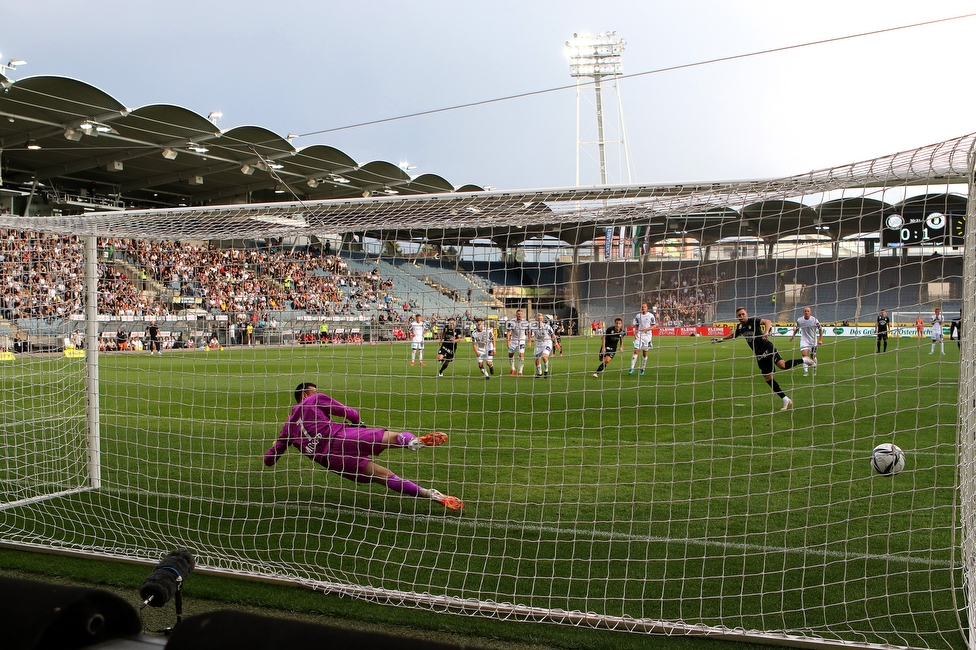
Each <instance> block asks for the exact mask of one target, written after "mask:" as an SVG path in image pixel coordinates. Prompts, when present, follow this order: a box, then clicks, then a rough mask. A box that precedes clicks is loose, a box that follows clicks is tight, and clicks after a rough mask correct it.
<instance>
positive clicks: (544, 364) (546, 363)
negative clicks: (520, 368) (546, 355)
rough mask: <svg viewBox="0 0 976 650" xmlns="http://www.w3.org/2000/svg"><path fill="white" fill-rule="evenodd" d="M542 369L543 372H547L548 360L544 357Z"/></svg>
mask: <svg viewBox="0 0 976 650" xmlns="http://www.w3.org/2000/svg"><path fill="white" fill-rule="evenodd" d="M542 371H543V372H549V360H548V359H546V360H545V361H543V362H542Z"/></svg>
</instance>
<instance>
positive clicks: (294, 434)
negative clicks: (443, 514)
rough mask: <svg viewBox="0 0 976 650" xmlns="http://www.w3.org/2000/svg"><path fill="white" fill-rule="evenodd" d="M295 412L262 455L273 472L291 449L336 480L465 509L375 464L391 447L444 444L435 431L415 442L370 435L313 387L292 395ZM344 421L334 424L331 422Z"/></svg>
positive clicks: (382, 432)
mask: <svg viewBox="0 0 976 650" xmlns="http://www.w3.org/2000/svg"><path fill="white" fill-rule="evenodd" d="M295 401H296V402H297V404H296V406H295V407H294V408H293V409H292V411H291V415H290V416H288V420H287V421H286V422H285V425H284V426H283V427H282V428H281V433H280V434H279V435H278V439H277V440H276V441H275V443H274V445H272V446H271V449H269V450H268V451H267V452H266V453H265V454H264V464H265V465H267V466H268V467H271V466H272V465H274V464H275V463H277V462H278V458H280V457H281V455H282V454H283V453H285V451H286V450H287V449H288V446H289V445H291V446H293V447H296V448H297V449H298V450H299V451H300V452H301V453H302V455H303V456H306V457H307V458H309V459H311V460H313V461H315V462H316V463H318V464H319V465H321V466H322V467H325V468H326V469H328V470H330V471H332V472H335V473H336V474H338V475H339V476H342V477H344V478H347V479H349V480H351V481H356V482H358V483H370V482H373V483H382V484H383V485H385V486H386V487H388V488H389V489H391V490H393V491H394V492H399V493H401V494H406V495H407V496H412V497H420V498H422V499H430V500H431V501H436V502H438V503H440V504H441V505H443V506H444V507H445V508H447V509H448V510H460V509H461V508H463V507H464V503H462V501H461V500H460V499H458V498H457V497H452V496H447V495H444V494H442V493H440V492H438V491H437V490H434V489H429V488H423V487H420V486H419V485H417V484H416V483H413V482H411V481H408V480H406V479H402V478H400V477H399V476H397V475H396V474H394V473H393V472H391V471H390V470H388V469H387V468H385V467H383V466H382V465H379V464H377V463H376V462H375V461H374V460H373V458H372V457H373V456H376V455H379V454H380V453H382V452H383V451H385V450H387V449H390V448H391V447H401V448H405V449H411V450H413V451H419V450H420V449H423V448H424V447H435V446H437V445H440V444H442V443H445V442H447V434H444V433H441V432H439V431H434V432H433V433H428V434H427V435H425V436H420V437H417V436H415V435H413V434H412V433H410V432H409V431H403V432H401V433H396V432H393V431H387V430H386V429H371V428H368V427H364V426H362V425H360V417H359V412H358V411H357V410H356V409H354V408H350V407H348V406H344V405H343V404H341V403H340V402H338V401H337V400H334V399H332V398H331V397H329V396H328V395H326V394H325V393H320V392H318V389H317V388H316V386H315V384H313V383H310V382H304V383H301V384H299V385H298V387H297V388H296V389H295ZM333 416H334V417H337V418H342V419H345V420H348V421H349V423H348V424H347V423H345V422H336V421H333V420H332V417H333Z"/></svg>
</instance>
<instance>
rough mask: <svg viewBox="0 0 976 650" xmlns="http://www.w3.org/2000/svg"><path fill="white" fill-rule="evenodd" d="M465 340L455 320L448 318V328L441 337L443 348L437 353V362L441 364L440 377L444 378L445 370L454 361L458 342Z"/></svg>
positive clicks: (438, 374)
mask: <svg viewBox="0 0 976 650" xmlns="http://www.w3.org/2000/svg"><path fill="white" fill-rule="evenodd" d="M463 338H464V337H463V336H462V335H461V330H459V329H458V328H457V327H455V320H454V319H453V318H448V319H447V327H445V328H444V334H443V336H442V337H441V348H440V349H439V350H438V351H437V360H438V361H440V362H441V369H440V370H438V371H437V376H438V377H443V376H444V370H446V369H447V367H448V366H449V365H451V362H452V361H454V353H455V352H457V344H458V341H460V340H462V339H463Z"/></svg>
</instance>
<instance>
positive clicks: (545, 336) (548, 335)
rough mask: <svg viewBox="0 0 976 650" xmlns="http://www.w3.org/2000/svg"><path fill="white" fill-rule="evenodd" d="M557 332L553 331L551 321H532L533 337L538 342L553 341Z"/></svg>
mask: <svg viewBox="0 0 976 650" xmlns="http://www.w3.org/2000/svg"><path fill="white" fill-rule="evenodd" d="M555 335H556V333H555V332H554V331H553V329H552V326H551V325H550V324H549V323H542V324H541V325H540V324H539V323H532V339H533V340H534V341H535V342H536V344H538V343H552V339H553V337H554V336H555Z"/></svg>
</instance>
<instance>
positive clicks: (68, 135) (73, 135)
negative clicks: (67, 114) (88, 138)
mask: <svg viewBox="0 0 976 650" xmlns="http://www.w3.org/2000/svg"><path fill="white" fill-rule="evenodd" d="M83 135H84V133H82V132H81V131H78V130H76V129H66V130H65V132H64V137H65V139H66V140H71V141H72V142H78V141H79V140H81V136H83Z"/></svg>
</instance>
